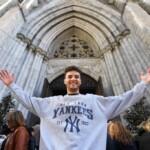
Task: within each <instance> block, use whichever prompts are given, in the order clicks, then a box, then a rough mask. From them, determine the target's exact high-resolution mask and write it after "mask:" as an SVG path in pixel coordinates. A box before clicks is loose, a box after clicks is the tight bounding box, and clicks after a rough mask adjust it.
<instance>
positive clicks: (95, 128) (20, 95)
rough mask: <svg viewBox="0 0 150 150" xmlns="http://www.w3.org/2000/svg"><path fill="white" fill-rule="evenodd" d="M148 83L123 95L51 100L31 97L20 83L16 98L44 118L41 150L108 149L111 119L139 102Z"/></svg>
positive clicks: (142, 82)
mask: <svg viewBox="0 0 150 150" xmlns="http://www.w3.org/2000/svg"><path fill="white" fill-rule="evenodd" d="M146 87H147V84H146V83H145V82H144V81H141V82H140V83H138V84H137V85H136V86H135V87H134V88H133V89H132V90H130V91H128V92H126V93H124V94H122V95H120V96H110V97H103V96H98V95H93V94H86V95H82V94H79V95H65V96H54V97H48V98H35V97H31V96H30V95H29V94H28V93H26V92H24V91H23V90H22V89H21V88H19V87H18V86H17V85H16V84H14V83H13V84H11V86H10V89H11V91H12V96H13V97H15V99H17V100H18V101H19V102H20V103H21V104H23V105H24V106H25V107H26V108H27V109H28V110H29V111H31V112H33V113H34V114H36V115H37V116H39V117H40V119H41V124H40V132H41V133H40V135H41V138H40V150H105V149H106V133H107V120H109V119H111V118H113V117H115V116H117V115H119V114H120V113H121V112H123V111H124V110H126V109H127V108H129V107H130V106H132V105H133V104H134V103H136V102H137V101H139V100H140V99H141V98H142V97H143V96H144V92H145V91H146Z"/></svg>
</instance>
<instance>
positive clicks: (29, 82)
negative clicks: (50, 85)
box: [18, 52, 44, 118]
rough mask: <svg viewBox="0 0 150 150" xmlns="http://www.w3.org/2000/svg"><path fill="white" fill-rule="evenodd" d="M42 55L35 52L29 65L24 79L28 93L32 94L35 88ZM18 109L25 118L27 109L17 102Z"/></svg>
mask: <svg viewBox="0 0 150 150" xmlns="http://www.w3.org/2000/svg"><path fill="white" fill-rule="evenodd" d="M43 57H44V56H43V55H41V53H40V52H36V55H35V57H34V61H33V64H32V65H31V66H32V67H31V68H30V71H29V73H28V78H27V79H26V84H25V87H24V90H25V91H27V92H28V93H30V95H33V93H34V90H35V88H36V84H37V80H38V77H39V74H40V70H41V66H42V62H43ZM18 110H21V111H22V113H23V115H24V117H25V118H27V115H28V110H27V109H26V108H24V107H23V106H22V105H21V104H18Z"/></svg>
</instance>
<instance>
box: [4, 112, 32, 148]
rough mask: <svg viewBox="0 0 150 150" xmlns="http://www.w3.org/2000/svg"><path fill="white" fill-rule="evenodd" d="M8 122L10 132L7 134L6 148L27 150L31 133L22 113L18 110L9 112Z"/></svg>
mask: <svg viewBox="0 0 150 150" xmlns="http://www.w3.org/2000/svg"><path fill="white" fill-rule="evenodd" d="M6 123H7V126H8V128H9V129H10V133H9V134H8V135H7V138H6V141H5V145H4V150H27V146H28V138H29V134H28V131H27V129H26V127H25V120H24V117H23V115H22V113H21V112H20V111H17V110H14V111H11V112H9V113H8V114H7V117H6Z"/></svg>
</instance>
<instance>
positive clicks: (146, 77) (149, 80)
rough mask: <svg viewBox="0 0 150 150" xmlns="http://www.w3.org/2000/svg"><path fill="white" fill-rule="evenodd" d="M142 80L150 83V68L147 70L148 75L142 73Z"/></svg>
mask: <svg viewBox="0 0 150 150" xmlns="http://www.w3.org/2000/svg"><path fill="white" fill-rule="evenodd" d="M141 80H143V81H145V82H147V83H150V68H149V69H148V70H147V73H146V74H144V73H141Z"/></svg>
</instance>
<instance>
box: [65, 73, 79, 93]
mask: <svg viewBox="0 0 150 150" xmlns="http://www.w3.org/2000/svg"><path fill="white" fill-rule="evenodd" d="M64 84H65V85H66V87H67V93H68V94H76V93H79V87H80V85H81V78H80V73H79V72H77V71H75V70H72V71H69V72H67V74H66V76H65V79H64Z"/></svg>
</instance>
